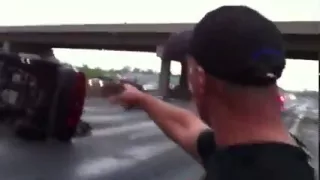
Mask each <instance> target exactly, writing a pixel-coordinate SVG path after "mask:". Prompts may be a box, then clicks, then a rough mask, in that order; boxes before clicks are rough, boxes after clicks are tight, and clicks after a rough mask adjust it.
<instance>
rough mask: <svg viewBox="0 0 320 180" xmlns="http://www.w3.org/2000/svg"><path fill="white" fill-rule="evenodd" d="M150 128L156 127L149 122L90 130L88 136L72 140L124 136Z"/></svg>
mask: <svg viewBox="0 0 320 180" xmlns="http://www.w3.org/2000/svg"><path fill="white" fill-rule="evenodd" d="M150 128H151V129H157V128H158V127H157V126H156V125H155V124H154V123H153V122H151V121H147V122H139V123H136V124H133V125H126V126H121V127H114V128H112V127H111V128H103V129H94V130H92V132H91V135H90V136H86V137H79V138H75V139H74V140H75V141H76V140H79V139H81V140H82V139H88V138H94V137H107V136H114V135H119V134H125V133H128V132H133V131H142V130H143V129H150Z"/></svg>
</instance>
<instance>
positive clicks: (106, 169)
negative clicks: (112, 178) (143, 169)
mask: <svg viewBox="0 0 320 180" xmlns="http://www.w3.org/2000/svg"><path fill="white" fill-rule="evenodd" d="M135 161H136V160H134V159H120V158H115V157H112V156H107V157H104V158H97V159H95V160H91V161H84V162H83V163H82V164H80V165H79V166H78V167H76V174H77V175H78V176H80V179H82V178H83V179H89V177H90V178H92V177H97V176H103V175H106V174H109V173H111V172H114V171H116V170H118V169H123V168H127V167H130V166H132V165H134V164H135V163H136V162H135Z"/></svg>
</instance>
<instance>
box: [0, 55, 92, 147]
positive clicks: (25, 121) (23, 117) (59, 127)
mask: <svg viewBox="0 0 320 180" xmlns="http://www.w3.org/2000/svg"><path fill="white" fill-rule="evenodd" d="M85 95H86V78H85V75H84V74H83V73H81V72H77V71H76V70H75V69H73V68H72V67H68V66H66V65H63V64H60V63H59V62H54V61H47V60H43V59H40V58H25V57H22V56H20V55H18V54H6V53H1V54H0V123H1V124H2V125H3V126H5V127H9V129H10V130H12V132H14V134H15V135H16V136H17V137H19V138H23V139H27V140H45V139H47V138H54V139H57V140H59V141H63V142H69V141H70V140H71V138H72V137H73V136H74V135H75V133H76V131H77V127H78V125H79V123H80V122H81V115H82V111H83V106H84V99H85Z"/></svg>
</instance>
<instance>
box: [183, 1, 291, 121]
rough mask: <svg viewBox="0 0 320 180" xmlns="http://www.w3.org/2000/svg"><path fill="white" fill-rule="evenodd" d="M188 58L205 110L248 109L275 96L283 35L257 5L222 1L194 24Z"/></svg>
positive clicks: (282, 62)
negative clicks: (211, 107)
mask: <svg viewBox="0 0 320 180" xmlns="http://www.w3.org/2000/svg"><path fill="white" fill-rule="evenodd" d="M187 62H188V68H189V73H188V79H189V86H190V89H191V91H192V93H193V96H194V98H195V100H196V102H197V105H198V109H199V110H200V111H201V110H202V111H207V112H202V114H203V116H205V114H207V113H208V111H210V109H209V106H214V104H219V107H221V108H222V109H223V110H224V111H237V110H239V111H241V112H243V113H246V112H245V111H248V110H250V108H253V107H252V105H255V106H260V105H263V104H266V103H272V102H267V101H265V100H268V99H269V100H272V98H273V97H274V98H275V100H276V98H277V96H276V91H277V89H276V80H277V79H278V78H279V77H280V76H281V74H282V71H283V69H284V67H285V52H284V47H283V41H282V35H281V32H280V31H279V30H278V29H277V27H276V26H275V24H274V23H273V22H271V21H270V20H268V19H266V18H265V17H263V16H262V15H261V14H259V13H258V12H256V11H255V10H253V9H250V8H248V7H245V6H223V7H220V8H218V9H216V10H213V11H211V12H209V13H207V14H206V15H205V17H204V18H203V19H202V20H201V21H200V22H199V23H198V24H197V25H196V26H195V28H194V30H193V34H192V37H191V40H190V42H189V49H188V55H187ZM239 101H241V102H239ZM261 101H264V102H261ZM274 102H278V101H274ZM206 109H207V110H206ZM222 109H221V110H222ZM279 109H280V108H279ZM226 113H227V112H226Z"/></svg>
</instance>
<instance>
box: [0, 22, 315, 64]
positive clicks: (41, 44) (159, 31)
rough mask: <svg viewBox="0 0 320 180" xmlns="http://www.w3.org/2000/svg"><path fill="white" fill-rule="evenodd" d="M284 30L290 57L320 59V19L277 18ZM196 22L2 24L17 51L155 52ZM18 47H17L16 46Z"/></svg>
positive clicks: (2, 36) (4, 38) (1, 35)
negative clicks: (177, 33) (96, 50)
mask: <svg viewBox="0 0 320 180" xmlns="http://www.w3.org/2000/svg"><path fill="white" fill-rule="evenodd" d="M275 23H276V25H277V26H278V28H279V29H280V31H281V32H282V33H283V36H284V40H285V45H286V48H287V52H288V53H287V57H288V58H296V59H318V56H319V55H318V54H319V51H320V22H275ZM193 26H194V24H191V23H189V24H181V23H176V24H104V25H102V24H97V25H50V26H7V27H3V26H2V27H0V42H7V45H6V48H7V47H8V43H9V44H10V46H11V49H16V50H17V51H21V50H23V49H24V50H25V51H37V50H38V51H40V50H42V51H44V49H48V48H51V47H55V48H82V49H109V50H123V51H146V52H155V51H156V47H157V46H158V45H161V44H163V43H164V42H165V41H166V40H167V38H168V37H169V36H170V35H171V34H172V33H175V32H180V31H183V30H188V29H192V28H193ZM12 47H15V48H12Z"/></svg>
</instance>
